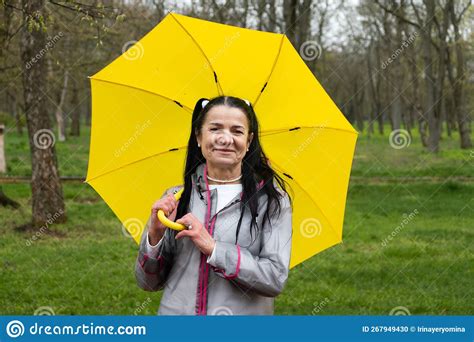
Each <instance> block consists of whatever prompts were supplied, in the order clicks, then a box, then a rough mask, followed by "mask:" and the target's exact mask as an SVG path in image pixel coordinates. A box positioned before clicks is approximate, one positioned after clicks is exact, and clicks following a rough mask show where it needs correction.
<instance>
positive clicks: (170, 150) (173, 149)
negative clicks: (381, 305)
mask: <svg viewBox="0 0 474 342" xmlns="http://www.w3.org/2000/svg"><path fill="white" fill-rule="evenodd" d="M185 148H187V146H181V147H176V148H171V149H169V150H168V151H163V152H158V153H155V154H152V155H151V156H147V157H144V158H141V159H137V160H134V161H132V162H131V163H128V164H125V165H122V166H119V167H118V168H116V169H113V170H109V171H106V172H104V173H101V174H100V175H97V176H94V177H92V178H87V179H86V180H85V181H84V183H89V182H90V181H93V180H96V179H97V178H100V177H102V176H105V175H108V174H109V173H112V172H115V171H118V170H120V169H123V168H124V167H126V166H130V165H133V164H136V163H139V162H141V161H144V160H146V159H150V158H153V157H156V156H158V155H160V154H165V153H168V152H174V151H178V150H181V149H185Z"/></svg>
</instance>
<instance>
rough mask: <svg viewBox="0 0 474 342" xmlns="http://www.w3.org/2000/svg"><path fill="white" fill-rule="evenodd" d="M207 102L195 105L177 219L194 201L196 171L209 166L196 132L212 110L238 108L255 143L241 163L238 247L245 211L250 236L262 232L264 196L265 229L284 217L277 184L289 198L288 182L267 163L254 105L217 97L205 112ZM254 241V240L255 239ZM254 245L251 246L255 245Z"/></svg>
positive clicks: (234, 98) (210, 102)
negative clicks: (259, 217) (260, 204)
mask: <svg viewBox="0 0 474 342" xmlns="http://www.w3.org/2000/svg"><path fill="white" fill-rule="evenodd" d="M204 100H208V99H204V98H201V99H199V100H198V101H197V102H196V105H195V106H194V111H193V118H192V125H191V126H192V127H191V133H190V136H189V141H188V151H187V155H186V167H185V169H184V191H183V193H182V195H181V199H180V200H179V204H178V210H177V213H176V218H181V217H183V216H184V215H186V214H187V213H188V212H189V202H190V199H191V191H192V180H191V176H192V174H193V173H194V172H195V171H196V169H197V167H198V166H199V165H200V164H202V163H205V162H206V159H205V158H204V156H203V154H202V152H201V149H200V148H199V147H198V145H197V144H198V143H197V139H196V132H199V133H200V132H201V129H202V126H203V124H204V121H205V118H206V114H207V113H208V112H209V110H210V109H211V108H212V107H214V106H218V105H225V106H229V107H233V108H238V109H240V110H241V111H242V112H244V113H245V115H246V117H247V119H248V122H249V135H250V134H251V133H253V139H252V141H251V143H250V146H249V151H248V152H247V153H246V154H245V156H244V158H243V160H242V178H241V182H242V192H243V195H242V201H241V202H240V210H241V212H240V218H239V223H238V226H237V231H236V234H235V243H237V240H238V237H239V231H240V226H241V223H242V218H243V216H244V213H245V210H250V213H251V215H252V220H251V225H250V236H251V237H252V228H253V229H254V230H255V232H256V234H255V235H256V237H257V236H258V233H259V232H260V230H259V228H258V225H257V214H258V209H259V208H258V199H259V197H260V195H261V194H263V193H265V194H266V195H267V196H268V200H267V201H266V202H267V208H266V210H265V214H264V217H263V221H262V227H264V226H265V222H267V221H268V222H269V223H270V222H271V221H270V217H273V216H275V215H276V216H277V217H278V216H279V215H280V213H281V202H280V197H282V196H283V194H281V193H280V192H278V190H277V189H276V187H275V185H274V180H275V181H276V182H277V183H278V185H279V186H280V187H281V189H282V190H283V192H284V193H286V194H288V192H287V190H286V184H285V183H286V182H285V181H284V180H283V179H282V178H281V177H280V176H279V175H278V174H277V173H276V172H275V171H273V169H272V168H271V167H270V165H268V163H267V157H266V156H265V153H264V152H263V149H262V147H261V145H260V140H259V127H258V120H257V116H256V114H255V112H254V110H253V107H252V105H247V103H246V102H245V101H244V100H242V99H240V98H237V97H233V96H218V97H215V98H213V99H211V100H209V103H208V104H206V106H205V107H204V108H202V102H203V101H204ZM262 180H263V186H262V187H261V188H260V189H259V190H257V184H258V183H259V182H260V181H262ZM288 197H289V200H290V205H292V200H291V197H290V196H289V195H288ZM256 237H255V238H256ZM252 243H253V242H251V244H252Z"/></svg>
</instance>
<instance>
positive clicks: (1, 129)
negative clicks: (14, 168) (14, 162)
mask: <svg viewBox="0 0 474 342" xmlns="http://www.w3.org/2000/svg"><path fill="white" fill-rule="evenodd" d="M4 137H5V125H4V124H0V173H6V172H7V160H6V159H5V143H4Z"/></svg>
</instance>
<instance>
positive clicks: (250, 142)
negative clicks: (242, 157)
mask: <svg viewBox="0 0 474 342" xmlns="http://www.w3.org/2000/svg"><path fill="white" fill-rule="evenodd" d="M252 140H253V132H252V133H250V135H249V147H250V144H252Z"/></svg>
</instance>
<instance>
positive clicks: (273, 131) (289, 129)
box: [260, 126, 359, 137]
mask: <svg viewBox="0 0 474 342" xmlns="http://www.w3.org/2000/svg"><path fill="white" fill-rule="evenodd" d="M310 128H322V129H328V130H333V131H341V132H346V133H352V134H359V132H357V131H350V130H348V129H344V128H335V127H327V126H297V127H292V128H281V129H275V130H272V131H263V132H262V133H261V134H260V135H261V136H265V137H266V136H269V135H273V134H280V133H286V132H289V131H296V130H299V129H310Z"/></svg>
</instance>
